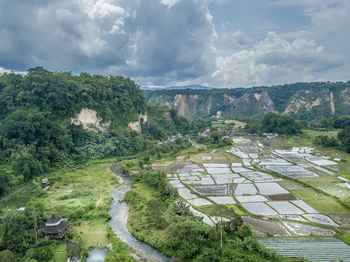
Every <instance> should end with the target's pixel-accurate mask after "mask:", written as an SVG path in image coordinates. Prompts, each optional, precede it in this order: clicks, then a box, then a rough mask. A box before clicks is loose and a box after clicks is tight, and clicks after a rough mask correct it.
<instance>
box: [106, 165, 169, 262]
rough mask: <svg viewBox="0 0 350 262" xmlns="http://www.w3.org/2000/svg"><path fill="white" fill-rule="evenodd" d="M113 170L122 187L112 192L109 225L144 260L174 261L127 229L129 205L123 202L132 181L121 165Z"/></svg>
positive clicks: (114, 166)
mask: <svg viewBox="0 0 350 262" xmlns="http://www.w3.org/2000/svg"><path fill="white" fill-rule="evenodd" d="M111 170H112V171H113V172H114V174H115V175H116V176H117V177H118V178H119V180H120V182H121V183H120V185H119V186H118V187H117V188H116V189H115V190H113V192H112V198H113V200H112V202H111V206H110V211H109V213H110V215H111V220H110V221H109V225H110V226H111V228H112V231H113V232H114V233H115V234H116V236H117V237H118V238H119V239H120V240H121V241H123V242H124V243H126V244H127V245H128V246H129V247H131V248H133V250H134V251H135V252H136V254H139V255H140V256H142V257H143V258H144V259H147V260H149V261H159V262H171V261H172V260H171V259H170V258H168V257H166V256H164V255H163V254H161V253H160V252H158V251H157V250H155V249H154V248H152V247H151V246H149V245H148V244H146V243H144V242H142V241H140V240H138V239H136V238H135V237H134V236H133V235H132V234H131V233H130V232H129V230H128V228H127V220H128V210H129V208H128V204H127V203H126V202H122V200H123V199H124V196H125V194H126V192H128V191H129V190H130V189H131V179H130V178H129V177H127V176H125V175H123V174H122V172H121V164H120V163H117V164H114V165H112V167H111Z"/></svg>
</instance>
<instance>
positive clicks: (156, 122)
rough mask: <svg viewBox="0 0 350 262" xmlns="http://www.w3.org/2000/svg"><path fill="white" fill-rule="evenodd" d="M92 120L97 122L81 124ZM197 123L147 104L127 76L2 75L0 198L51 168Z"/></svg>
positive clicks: (149, 142) (150, 141)
mask: <svg viewBox="0 0 350 262" xmlns="http://www.w3.org/2000/svg"><path fill="white" fill-rule="evenodd" d="M82 112H92V113H94V114H95V115H94V114H92V115H81V114H82ZM79 114H80V115H79ZM142 116H143V117H142ZM78 117H80V118H79V119H77V118H78ZM94 117H95V118H96V119H95V120H94V119H92V120H93V121H95V122H96V123H95V122H92V124H91V119H90V122H88V123H84V121H85V120H86V121H88V120H89V118H94ZM130 123H134V124H135V123H136V127H138V128H130ZM94 125H95V126H94ZM96 125H98V126H97V128H96ZM131 127H132V125H131ZM199 127H200V126H198V122H197V125H196V124H193V123H190V122H189V121H187V120H186V119H185V118H183V117H180V116H178V115H177V113H176V111H175V110H170V109H168V108H166V107H164V106H154V105H149V104H147V103H146V102H145V98H144V93H143V91H142V90H140V88H139V87H138V86H137V85H136V84H135V83H134V82H133V81H132V80H130V79H129V78H124V77H121V76H108V77H105V76H101V75H90V74H88V73H81V74H80V75H73V74H71V73H53V72H49V71H47V70H45V69H44V68H42V67H37V68H33V69H30V70H29V71H28V73H27V74H25V75H22V74H15V73H9V74H2V75H0V196H1V195H3V194H5V193H7V192H8V191H10V190H11V189H12V188H13V187H15V186H16V185H18V184H21V183H23V182H26V181H28V180H30V179H31V178H33V177H35V176H37V175H39V174H41V173H43V172H47V171H49V170H50V169H51V168H53V167H64V166H69V165H72V164H77V163H80V162H82V161H85V160H86V159H91V158H105V157H110V156H119V155H128V154H134V153H136V152H140V151H143V150H146V149H147V148H150V147H152V146H153V145H154V140H162V139H165V138H166V137H167V136H168V135H173V134H175V133H177V132H182V133H183V132H189V130H195V129H196V128H199Z"/></svg>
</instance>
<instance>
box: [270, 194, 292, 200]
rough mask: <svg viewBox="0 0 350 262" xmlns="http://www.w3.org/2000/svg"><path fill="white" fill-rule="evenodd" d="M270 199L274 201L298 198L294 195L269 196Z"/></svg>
mask: <svg viewBox="0 0 350 262" xmlns="http://www.w3.org/2000/svg"><path fill="white" fill-rule="evenodd" d="M268 197H269V198H270V199H271V200H272V201H280V200H297V198H296V197H295V196H294V195H293V194H279V195H268Z"/></svg>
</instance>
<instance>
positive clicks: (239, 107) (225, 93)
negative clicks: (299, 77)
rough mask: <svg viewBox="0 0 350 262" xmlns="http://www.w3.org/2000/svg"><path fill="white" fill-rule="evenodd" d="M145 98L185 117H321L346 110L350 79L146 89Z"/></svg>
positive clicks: (348, 100) (349, 100)
mask: <svg viewBox="0 0 350 262" xmlns="http://www.w3.org/2000/svg"><path fill="white" fill-rule="evenodd" d="M146 101H148V102H150V103H155V104H157V103H158V104H164V105H168V106H170V107H173V108H176V110H177V111H178V112H179V114H180V115H183V116H187V117H196V116H203V115H206V116H216V115H217V113H218V112H219V111H220V113H221V116H224V117H230V118H236V119H249V118H257V117H261V116H262V115H263V114H266V113H270V112H276V113H280V114H285V115H291V116H294V117H295V118H298V119H305V120H310V119H322V118H327V117H331V116H339V115H343V114H347V113H348V112H349V111H350V81H348V82H337V83H330V82H313V83H295V84H286V85H280V86H272V87H253V88H234V89H212V90H192V89H184V90H157V91H146Z"/></svg>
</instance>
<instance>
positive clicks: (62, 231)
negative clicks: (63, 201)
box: [40, 215, 72, 239]
mask: <svg viewBox="0 0 350 262" xmlns="http://www.w3.org/2000/svg"><path fill="white" fill-rule="evenodd" d="M71 228H72V224H71V222H70V221H69V220H68V219H67V218H56V217H55V215H52V216H51V218H50V219H48V220H47V221H46V222H43V221H42V222H40V229H41V231H42V232H43V233H44V234H45V236H47V237H50V238H56V239H62V238H63V237H64V236H65V235H66V233H67V232H68V231H69V230H70V229H71Z"/></svg>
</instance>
